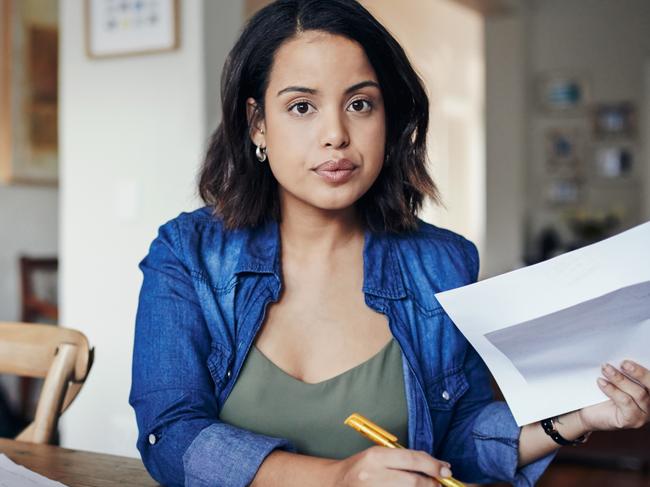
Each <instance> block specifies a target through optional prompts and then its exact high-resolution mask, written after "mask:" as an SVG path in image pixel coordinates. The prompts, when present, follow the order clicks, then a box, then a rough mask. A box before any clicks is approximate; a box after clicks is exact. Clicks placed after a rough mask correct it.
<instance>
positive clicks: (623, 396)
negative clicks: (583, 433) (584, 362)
mask: <svg viewBox="0 0 650 487" xmlns="http://www.w3.org/2000/svg"><path fill="white" fill-rule="evenodd" d="M602 372H603V375H604V376H605V379H603V378H599V379H598V386H599V387H600V389H601V390H602V391H603V392H604V393H605V395H607V397H609V398H610V400H609V401H606V402H602V403H600V404H595V405H593V406H589V407H586V408H583V409H581V410H580V411H578V417H579V418H580V420H581V421H582V424H583V426H584V428H585V429H586V430H587V431H611V430H618V429H629V428H641V427H643V426H644V425H645V424H647V423H648V422H650V370H648V369H647V368H645V367H642V366H641V365H639V364H637V363H635V362H632V361H630V360H626V361H624V362H623V364H622V365H621V370H618V369H616V368H615V367H613V366H611V365H608V366H604V367H603V370H602Z"/></svg>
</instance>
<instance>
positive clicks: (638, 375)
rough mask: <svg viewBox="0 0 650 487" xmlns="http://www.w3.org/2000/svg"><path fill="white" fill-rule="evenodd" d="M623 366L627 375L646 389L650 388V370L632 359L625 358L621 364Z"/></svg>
mask: <svg viewBox="0 0 650 487" xmlns="http://www.w3.org/2000/svg"><path fill="white" fill-rule="evenodd" d="M621 368H622V369H623V371H624V372H625V373H626V374H627V375H629V376H630V377H632V378H633V379H634V380H636V381H637V382H639V383H640V384H642V385H643V386H644V387H645V388H646V390H648V389H650V370H648V369H646V368H645V367H643V366H641V365H639V364H637V363H636V362H632V361H631V360H625V361H624V362H623V363H622V364H621Z"/></svg>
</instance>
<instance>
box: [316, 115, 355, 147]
mask: <svg viewBox="0 0 650 487" xmlns="http://www.w3.org/2000/svg"><path fill="white" fill-rule="evenodd" d="M343 117H344V115H343V114H341V113H339V112H338V111H336V112H335V111H334V110H332V111H331V112H329V113H325V114H324V116H323V118H322V120H323V127H322V134H321V145H322V146H323V147H329V148H334V149H338V148H341V147H346V146H347V145H348V144H349V143H350V136H349V133H348V129H347V127H346V124H345V120H344V119H343Z"/></svg>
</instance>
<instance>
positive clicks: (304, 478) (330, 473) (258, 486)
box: [251, 450, 337, 487]
mask: <svg viewBox="0 0 650 487" xmlns="http://www.w3.org/2000/svg"><path fill="white" fill-rule="evenodd" d="M336 463H337V461H336V460H329V459H327V458H318V457H311V456H307V455H299V454H296V453H289V452H286V451H283V450H275V451H273V452H271V454H270V455H269V456H267V457H266V459H265V460H264V462H262V465H261V466H260V468H259V470H258V471H257V474H256V475H255V478H254V479H253V482H252V483H251V487H269V486H276V485H282V486H283V487H294V486H295V487H312V486H313V487H333V483H334V481H333V479H334V468H335V467H334V466H335V464H336Z"/></svg>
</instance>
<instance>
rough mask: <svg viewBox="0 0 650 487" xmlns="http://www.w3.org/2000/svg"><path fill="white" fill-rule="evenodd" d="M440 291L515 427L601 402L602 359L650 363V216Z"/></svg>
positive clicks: (605, 397) (446, 308)
mask: <svg viewBox="0 0 650 487" xmlns="http://www.w3.org/2000/svg"><path fill="white" fill-rule="evenodd" d="M436 298H437V299H438V301H439V302H440V304H441V305H442V307H443V308H444V309H445V311H446V312H447V314H448V315H449V316H450V318H451V319H452V320H453V321H454V323H455V324H456V326H457V327H458V328H459V329H460V331H461V332H462V333H463V334H464V335H465V337H466V338H467V339H468V340H469V342H470V343H471V344H472V346H473V347H474V348H475V349H476V351H477V352H478V353H479V354H480V355H481V358H483V360H484V361H485V363H486V365H487V366H488V368H489V369H490V371H491V372H492V375H493V376H494V378H495V380H496V381H497V383H498V384H499V387H500V388H501V391H502V392H503V395H504V396H505V398H506V401H507V402H508V405H509V406H510V409H511V411H512V413H513V415H514V417H515V420H516V421H517V424H518V425H519V426H522V425H524V424H528V423H532V422H535V421H539V420H540V419H543V418H548V417H551V416H556V415H559V414H564V413H566V412H569V411H573V410H575V409H580V408H583V407H585V406H590V405H592V404H597V403H599V402H602V401H605V400H607V399H608V398H607V396H605V394H603V392H602V391H601V390H600V389H599V388H598V385H597V384H596V379H597V378H598V377H599V376H601V372H600V366H601V364H603V363H605V362H609V363H611V364H613V365H615V366H619V365H620V363H621V361H622V360H624V359H626V358H627V359H631V360H634V361H636V362H639V363H640V364H642V365H644V366H646V367H650V223H645V224H643V225H639V226H638V227H635V228H632V229H631V230H628V231H626V232H623V233H621V234H619V235H616V236H614V237H611V238H609V239H607V240H603V241H602V242H599V243H596V244H593V245H590V246H588V247H584V248H582V249H579V250H575V251H573V252H569V253H566V254H563V255H560V256H558V257H555V258H554V259H551V260H548V261H546V262H542V263H540V264H535V265H533V266H530V267H526V268H523V269H518V270H516V271H512V272H509V273H507V274H503V275H500V276H497V277H493V278H491V279H486V280H484V281H481V282H478V283H476V284H471V285H469V286H465V287H462V288H458V289H454V290H451V291H446V292H443V293H438V294H436Z"/></svg>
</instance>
